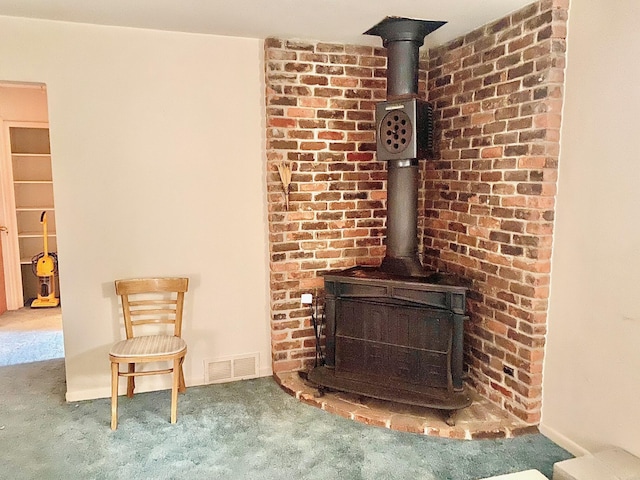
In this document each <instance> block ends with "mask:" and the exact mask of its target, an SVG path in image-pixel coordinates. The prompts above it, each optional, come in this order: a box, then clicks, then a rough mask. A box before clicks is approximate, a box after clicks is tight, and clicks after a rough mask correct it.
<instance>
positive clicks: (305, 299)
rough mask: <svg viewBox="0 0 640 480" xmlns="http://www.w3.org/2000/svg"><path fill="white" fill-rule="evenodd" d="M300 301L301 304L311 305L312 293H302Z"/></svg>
mask: <svg viewBox="0 0 640 480" xmlns="http://www.w3.org/2000/svg"><path fill="white" fill-rule="evenodd" d="M300 301H301V302H302V304H303V305H311V304H312V303H313V295H311V294H310V293H303V294H302V296H301V297H300Z"/></svg>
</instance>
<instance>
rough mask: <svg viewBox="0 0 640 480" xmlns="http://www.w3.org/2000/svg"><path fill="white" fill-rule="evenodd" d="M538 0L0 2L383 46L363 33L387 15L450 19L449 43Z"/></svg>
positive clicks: (37, 14) (38, 12) (20, 8)
mask: <svg viewBox="0 0 640 480" xmlns="http://www.w3.org/2000/svg"><path fill="white" fill-rule="evenodd" d="M529 3H532V0H387V1H383V0H0V15H5V16H13V17H29V18H40V19H48V20H59V21H66V22H78V23H89V24H97V25H112V26H121V27H135V28H146V29H155V30H167V31H176V32H190V33H204V34H213V35H224V36H233V37H246V38H266V37H278V38H284V39H300V40H309V41H312V40H316V41H323V42H336V43H347V44H360V45H381V43H382V42H381V39H380V38H379V37H371V36H368V35H362V32H364V31H366V30H368V29H369V28H370V27H372V26H373V25H375V24H377V23H378V22H379V21H380V20H382V19H383V18H385V17H387V16H399V17H409V18H417V19H422V20H444V21H447V22H448V23H447V24H446V25H445V26H443V27H442V28H440V29H438V30H437V31H435V32H434V33H432V34H431V35H429V36H428V37H427V39H426V42H425V44H426V45H427V46H433V45H439V44H442V43H446V42H448V41H449V40H452V39H454V38H456V37H458V36H460V35H463V34H465V33H468V32H470V31H472V30H474V29H475V28H477V27H480V26H482V25H484V24H486V23H489V22H491V21H492V20H496V19H499V18H501V17H503V16H505V15H507V14H509V13H511V12H513V11H515V10H518V9H519V8H521V7H523V6H524V5H527V4H529Z"/></svg>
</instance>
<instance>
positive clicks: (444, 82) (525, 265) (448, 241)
mask: <svg viewBox="0 0 640 480" xmlns="http://www.w3.org/2000/svg"><path fill="white" fill-rule="evenodd" d="M567 7H568V5H566V4H564V2H563V1H551V0H543V1H541V2H538V3H534V4H532V5H530V6H528V7H526V8H524V9H522V10H520V11H518V12H516V13H514V14H513V15H510V16H508V17H506V18H503V19H501V20H498V21H496V22H494V23H491V24H490V25H487V26H485V27H483V28H481V29H478V30H476V31H473V32H471V33H469V34H468V35H466V36H464V37H462V38H459V39H456V40H455V41H453V42H451V43H449V44H448V45H445V46H443V47H441V48H438V49H434V50H431V51H430V52H429V53H428V57H429V73H428V85H427V90H428V92H429V93H428V99H429V101H431V102H432V103H433V104H434V106H435V110H436V115H437V119H438V120H437V126H438V131H439V133H438V138H440V144H439V153H438V155H437V159H436V160H435V161H432V162H426V163H425V164H424V171H423V177H424V179H425V182H424V192H425V193H424V195H425V200H424V201H425V217H426V218H425V220H424V237H423V245H424V256H423V261H424V263H426V264H428V265H431V266H433V267H435V268H437V269H441V270H445V271H450V272H456V273H458V274H460V275H462V276H463V277H465V278H468V279H471V280H472V281H473V286H472V291H471V292H470V295H469V298H470V300H469V304H468V308H469V313H470V317H471V318H470V322H469V323H468V324H467V329H466V338H465V340H466V347H467V352H466V362H467V364H468V366H469V368H470V378H471V380H472V382H473V383H474V385H475V386H476V388H477V389H478V390H479V391H480V392H481V393H482V394H483V395H485V396H488V397H489V398H491V399H492V400H493V401H495V402H496V403H499V404H501V405H502V406H503V407H504V408H506V409H508V410H510V411H511V412H513V413H515V414H516V415H517V416H518V417H520V418H522V419H524V420H526V421H528V422H531V423H537V422H538V421H539V419H540V407H541V399H542V397H541V393H542V392H541V390H542V361H543V355H544V343H545V334H546V319H547V308H548V296H549V281H550V268H551V264H550V258H551V246H552V235H553V220H554V206H555V203H554V202H555V194H556V179H557V165H558V152H559V135H560V120H561V108H562V96H563V83H564V61H565V55H564V53H565V37H566V18H567Z"/></svg>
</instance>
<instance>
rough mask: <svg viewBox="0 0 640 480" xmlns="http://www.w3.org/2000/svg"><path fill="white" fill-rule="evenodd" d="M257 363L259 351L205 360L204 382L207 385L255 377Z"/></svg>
mask: <svg viewBox="0 0 640 480" xmlns="http://www.w3.org/2000/svg"><path fill="white" fill-rule="evenodd" d="M259 365H260V354H259V353H248V354H245V355H235V356H232V357H222V358H215V359H210V360H205V361H204V383H205V385H208V384H211V383H225V382H233V381H236V380H247V379H249V378H257V377H258V369H259Z"/></svg>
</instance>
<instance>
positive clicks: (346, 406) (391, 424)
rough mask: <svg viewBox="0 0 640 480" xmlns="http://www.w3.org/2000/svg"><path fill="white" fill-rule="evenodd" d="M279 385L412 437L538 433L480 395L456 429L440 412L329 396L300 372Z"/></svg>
mask: <svg viewBox="0 0 640 480" xmlns="http://www.w3.org/2000/svg"><path fill="white" fill-rule="evenodd" d="M273 377H274V379H275V381H276V382H277V383H278V384H279V385H280V387H281V388H282V389H283V390H284V391H285V392H287V393H288V394H289V395H291V396H293V397H295V398H297V399H298V400H300V401H301V402H304V403H306V404H308V405H311V406H314V407H316V408H320V409H322V410H325V411H326V412H329V413H333V414H336V415H340V416H341V417H344V418H348V419H351V420H355V421H358V422H361V423H365V424H367V425H374V426H378V427H384V428H390V429H392V430H399V431H403V432H409V433H417V434H421V435H431V436H434V437H443V438H457V439H466V440H472V439H480V438H512V437H515V436H518V435H524V434H528V433H538V428H537V427H536V426H535V425H527V424H525V423H524V422H522V421H521V420H520V419H518V418H517V417H515V416H514V415H511V414H510V413H509V412H506V411H504V410H500V409H499V408H498V407H497V406H495V405H494V404H492V403H491V402H489V401H488V400H486V399H485V398H483V397H481V396H479V395H477V394H476V393H475V392H474V393H473V394H472V397H473V404H472V405H471V406H470V407H468V408H465V409H462V410H459V411H458V412H457V413H456V414H455V421H456V424H455V426H449V425H447V424H446V423H445V422H444V416H443V414H442V413H441V412H438V411H437V410H433V409H429V408H424V407H415V406H411V405H402V404H397V403H393V402H386V401H382V400H376V399H371V398H365V397H362V396H360V395H353V394H348V393H342V392H330V393H325V394H324V395H323V396H321V397H318V390H317V389H315V388H313V387H312V386H311V385H310V384H309V383H307V382H305V381H304V380H303V379H302V378H301V377H300V375H299V373H298V372H279V373H275V374H274V375H273Z"/></svg>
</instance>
